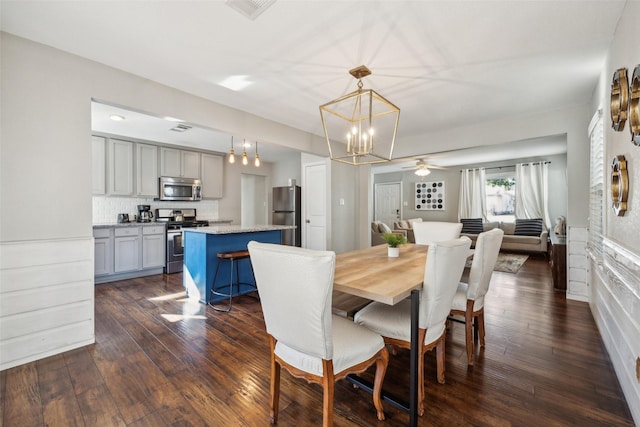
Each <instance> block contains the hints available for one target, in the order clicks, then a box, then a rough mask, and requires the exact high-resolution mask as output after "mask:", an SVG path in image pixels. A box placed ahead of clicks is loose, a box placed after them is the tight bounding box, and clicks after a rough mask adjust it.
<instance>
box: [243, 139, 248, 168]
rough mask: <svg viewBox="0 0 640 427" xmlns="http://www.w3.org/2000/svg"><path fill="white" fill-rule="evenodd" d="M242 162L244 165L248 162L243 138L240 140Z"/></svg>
mask: <svg viewBox="0 0 640 427" xmlns="http://www.w3.org/2000/svg"><path fill="white" fill-rule="evenodd" d="M242 164H243V165H245V166H246V165H248V164H249V159H248V158H247V141H246V140H244V139H243V140H242Z"/></svg>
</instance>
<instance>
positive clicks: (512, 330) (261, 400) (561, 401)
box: [0, 257, 633, 427]
mask: <svg viewBox="0 0 640 427" xmlns="http://www.w3.org/2000/svg"><path fill="white" fill-rule="evenodd" d="M95 295H96V298H95V299H96V343H95V344H94V345H90V346H87V347H84V348H80V349H76V350H73V351H69V352H66V353H64V354H60V355H57V356H53V357H49V358H47V359H43V360H40V361H37V362H33V363H28V364H26V365H23V366H19V367H15V368H12V369H8V370H5V371H3V372H1V373H0V409H1V416H0V426H6V427H13V426H45V425H46V426H154V427H155V426H223V425H226V426H267V425H269V404H268V402H269V351H268V342H267V339H266V336H265V332H264V323H263V319H262V313H261V310H260V304H259V302H257V301H256V300H255V299H253V298H250V297H242V298H239V299H237V300H235V301H234V308H233V310H232V311H231V312H230V313H228V314H225V313H219V312H215V311H214V310H212V309H211V308H209V307H207V306H203V305H200V304H198V303H193V302H189V301H188V300H186V299H185V294H184V292H183V289H182V275H181V274H174V275H163V276H151V277H147V278H142V279H134V280H126V281H121V282H115V283H111V284H103V285H97V286H96V294H95ZM485 310H486V316H485V317H486V330H487V338H486V340H487V345H486V348H485V349H478V348H477V347H476V359H475V360H476V362H475V366H473V367H472V368H467V365H466V355H465V348H464V342H465V341H464V329H463V325H461V324H456V323H453V324H452V326H451V328H450V329H449V331H448V335H447V355H446V356H447V360H446V384H444V385H440V384H438V383H437V382H436V381H435V355H434V354H429V355H427V363H426V370H427V373H426V379H427V391H426V393H427V394H426V407H427V410H426V413H425V415H424V416H423V417H422V418H421V419H420V425H424V426H426V425H429V426H632V425H633V421H632V419H631V415H630V412H629V409H628V407H627V404H626V402H625V400H624V398H623V396H622V392H621V389H620V386H619V384H618V381H617V379H616V377H615V374H614V371H613V368H612V366H611V363H610V361H609V357H608V356H607V353H606V351H605V349H604V346H603V344H602V341H601V339H600V337H599V335H598V331H597V329H596V326H595V324H594V322H593V319H592V316H591V313H590V311H589V307H588V305H587V304H585V303H580V302H575V301H567V300H566V299H565V298H564V296H563V295H562V294H559V293H556V292H554V291H553V289H552V285H551V275H550V272H549V267H548V264H547V262H546V261H545V260H544V259H543V258H536V257H530V258H529V259H528V260H527V262H526V263H525V265H524V266H523V267H522V269H521V270H520V271H519V272H518V273H517V274H509V273H498V272H496V273H494V275H493V280H492V283H491V288H490V290H489V294H488V296H487V301H486V309H485ZM292 321H295V319H292ZM408 370H409V363H408V353H407V352H400V353H398V355H396V356H392V357H391V359H390V364H389V369H388V371H387V375H386V378H385V384H384V386H385V389H387V390H390V391H391V392H393V393H395V394H398V395H404V394H406V393H407V384H408ZM367 375H368V376H372V375H371V372H367V373H366V374H365V376H367ZM321 402H322V390H321V389H320V387H319V386H316V385H310V384H307V383H306V382H303V381H301V380H298V379H295V378H292V377H291V376H290V375H288V374H287V373H286V372H285V371H283V374H282V384H281V400H280V418H279V423H278V425H281V426H301V425H321V420H322V408H321V406H322V404H321ZM335 413H336V419H335V425H337V426H353V425H359V426H371V425H379V426H404V425H406V424H407V423H408V415H407V414H405V413H403V412H401V411H399V410H396V409H394V408H392V407H391V406H390V405H388V404H387V405H385V413H386V417H387V419H386V421H377V419H376V415H375V410H374V408H373V404H372V402H371V398H370V395H369V394H367V393H366V392H364V391H362V390H358V389H354V388H352V387H351V385H350V384H348V383H347V382H345V381H341V382H339V384H338V385H337V387H336V392H335Z"/></svg>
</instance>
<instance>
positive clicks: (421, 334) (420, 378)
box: [418, 328, 427, 416]
mask: <svg viewBox="0 0 640 427" xmlns="http://www.w3.org/2000/svg"><path fill="white" fill-rule="evenodd" d="M426 334H427V330H426V329H422V328H420V329H418V343H420V344H419V345H420V350H419V356H418V415H419V416H423V415H424V396H425V392H424V356H425V351H424V337H425V335H426Z"/></svg>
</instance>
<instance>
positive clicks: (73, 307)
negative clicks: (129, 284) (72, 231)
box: [0, 237, 95, 370]
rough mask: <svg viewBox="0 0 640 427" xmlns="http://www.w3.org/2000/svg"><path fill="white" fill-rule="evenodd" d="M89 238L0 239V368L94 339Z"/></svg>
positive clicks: (58, 351)
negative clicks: (11, 240) (0, 241)
mask: <svg viewBox="0 0 640 427" xmlns="http://www.w3.org/2000/svg"><path fill="white" fill-rule="evenodd" d="M93 268H94V266H93V238H92V237H89V238H84V239H61V240H46V241H45V240H41V241H25V242H8V243H2V244H0V370H4V369H8V368H11V367H13V366H18V365H22V364H24V363H27V362H31V361H34V360H38V359H42V358H44V357H47V356H51V355H54V354H58V353H62V352H64V351H68V350H71V349H74V348H78V347H82V346H84V345H88V344H92V343H93V342H94V341H95V328H94V320H95V315H94V284H93Z"/></svg>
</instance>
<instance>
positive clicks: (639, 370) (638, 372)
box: [636, 357, 640, 382]
mask: <svg viewBox="0 0 640 427" xmlns="http://www.w3.org/2000/svg"><path fill="white" fill-rule="evenodd" d="M636 378H637V379H638V382H640V357H638V358H636Z"/></svg>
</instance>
